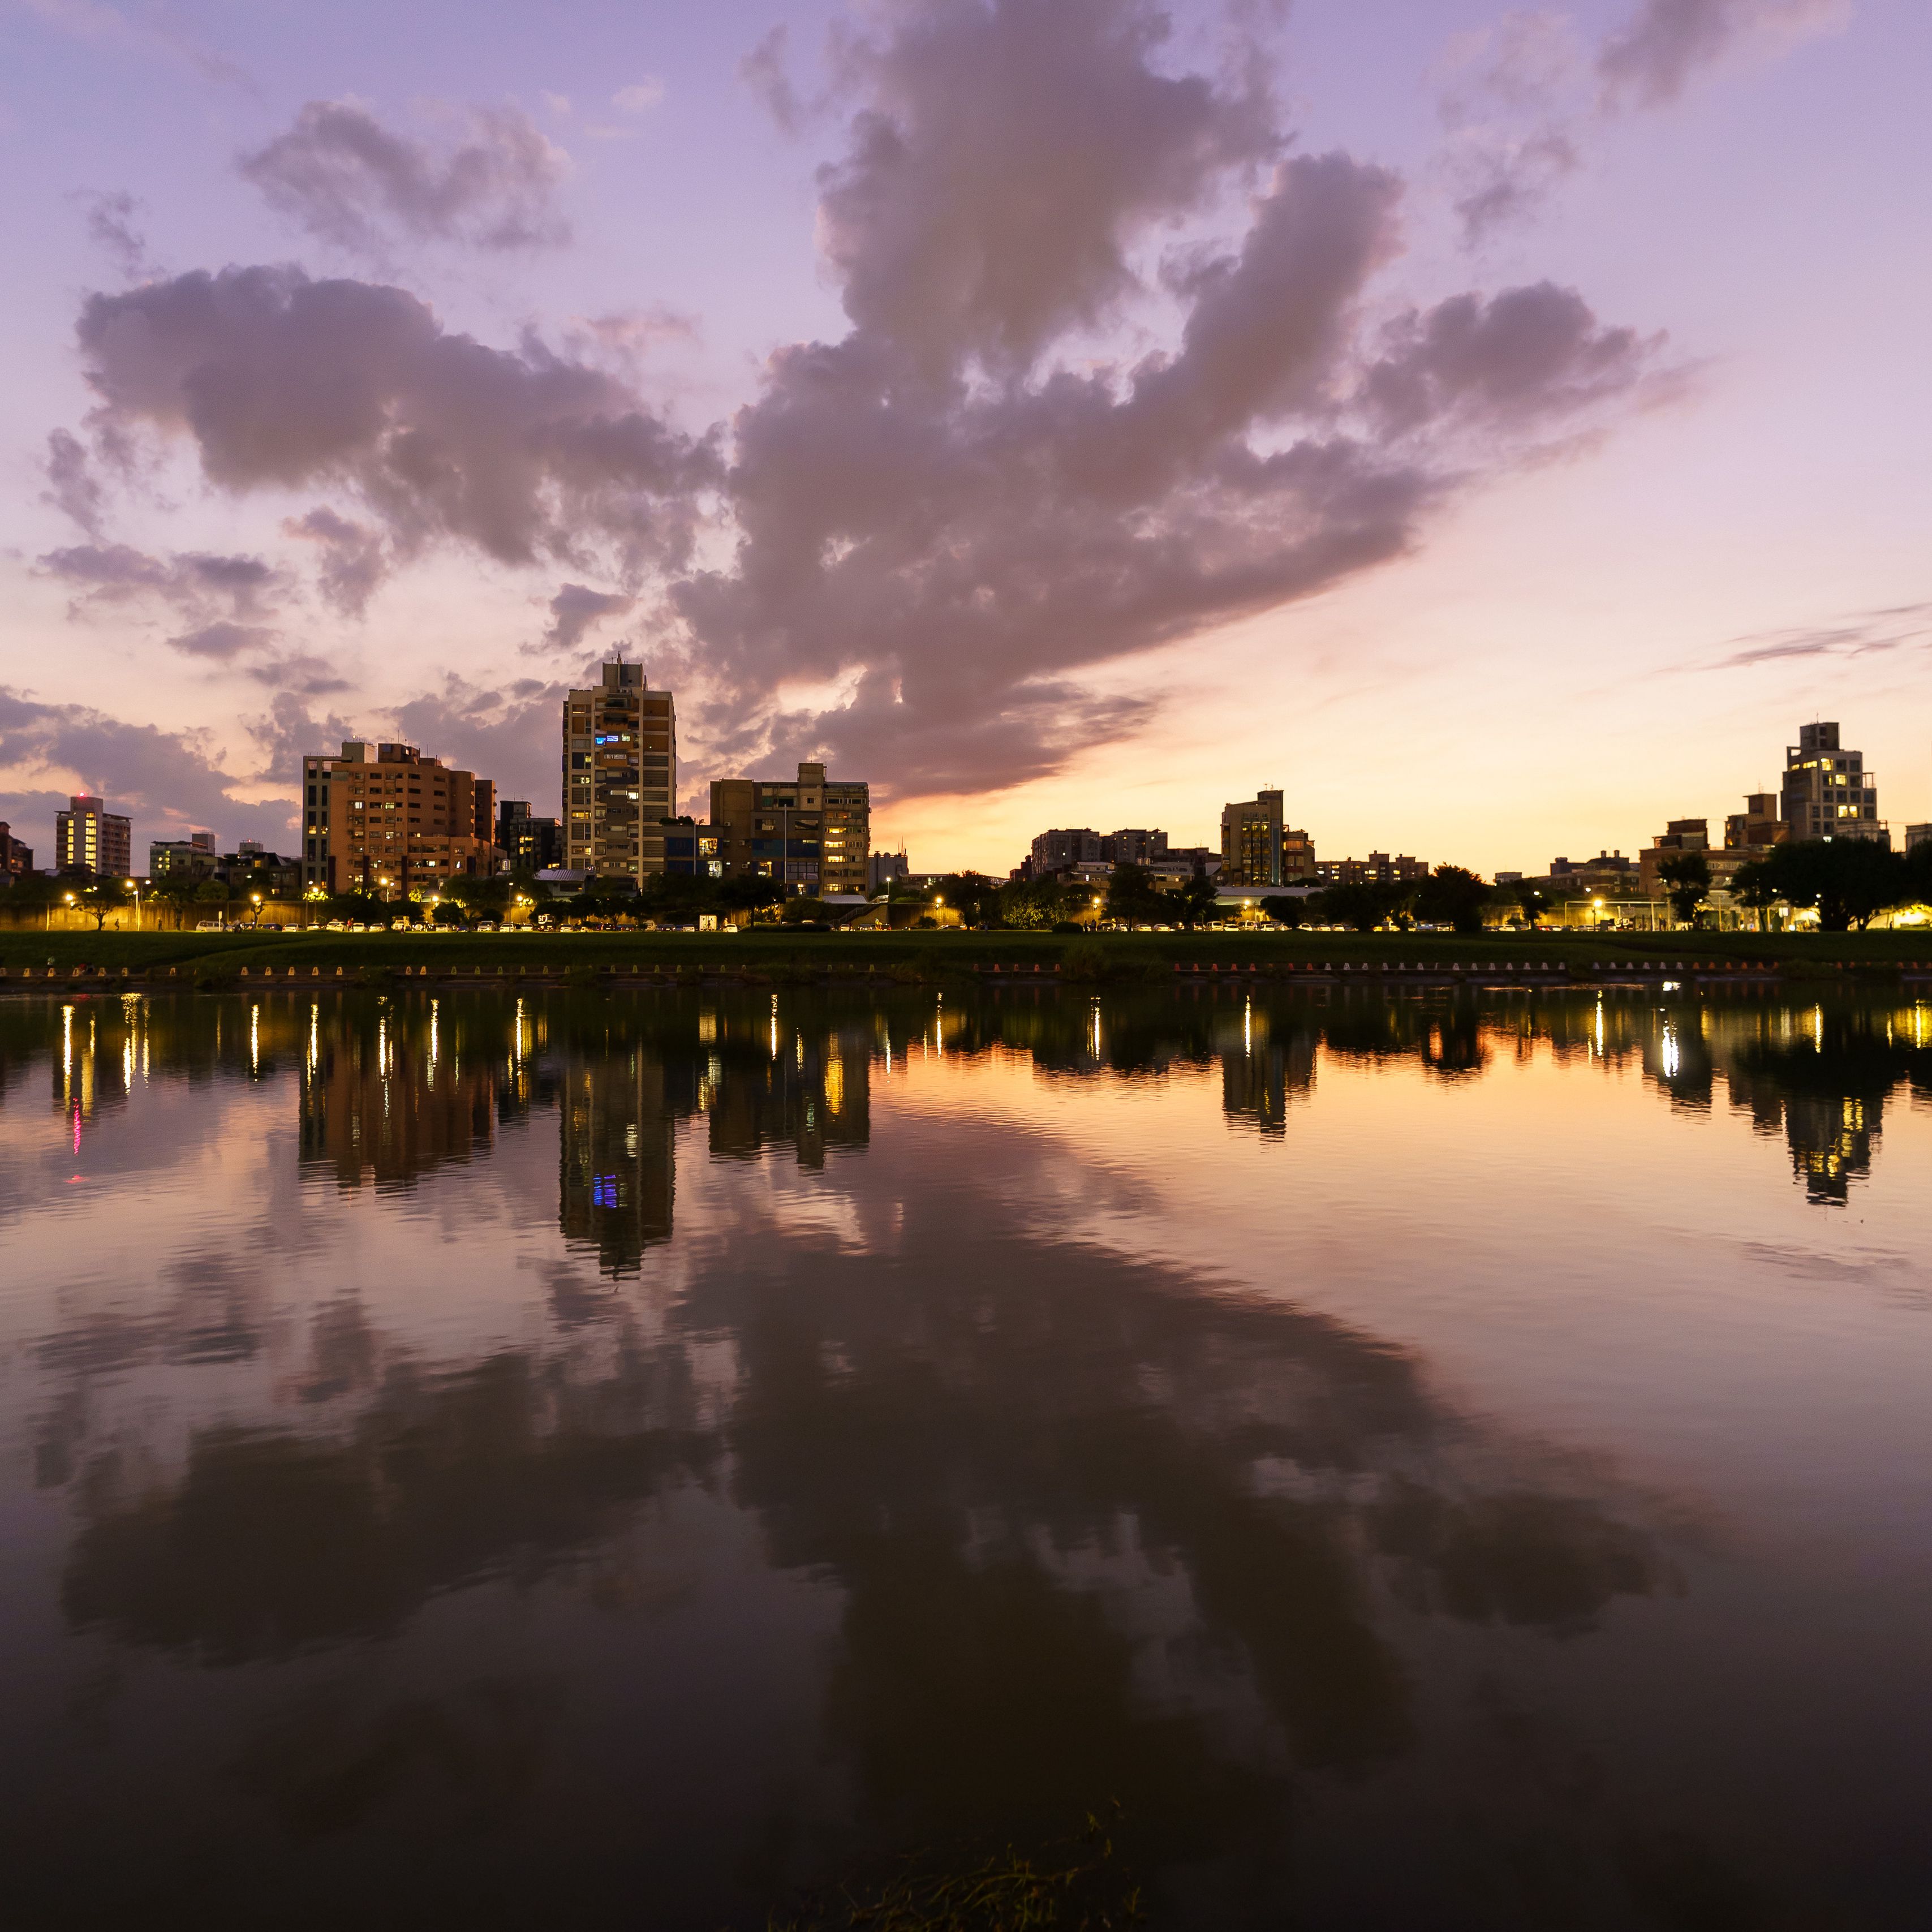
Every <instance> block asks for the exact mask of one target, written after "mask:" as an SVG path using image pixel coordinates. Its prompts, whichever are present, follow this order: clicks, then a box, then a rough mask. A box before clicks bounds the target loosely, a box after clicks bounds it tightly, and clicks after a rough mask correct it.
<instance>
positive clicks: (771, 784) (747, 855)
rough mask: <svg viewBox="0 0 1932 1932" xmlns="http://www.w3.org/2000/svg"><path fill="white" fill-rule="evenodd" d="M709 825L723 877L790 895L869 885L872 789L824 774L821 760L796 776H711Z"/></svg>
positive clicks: (852, 889) (851, 889)
mask: <svg viewBox="0 0 1932 1932" xmlns="http://www.w3.org/2000/svg"><path fill="white" fill-rule="evenodd" d="M711 823H712V826H714V827H715V829H716V832H717V834H718V856H719V858H721V859H722V860H723V862H724V871H725V874H726V876H727V877H756V878H763V879H769V880H772V883H774V884H775V885H777V886H779V887H781V889H782V890H783V891H784V893H785V895H786V896H787V898H796V897H798V896H799V895H814V896H815V895H819V894H821V893H824V892H864V891H865V890H866V889H867V888H868V885H869V883H870V880H871V853H872V844H871V838H872V833H871V790H870V787H868V785H867V784H865V783H863V782H862V781H859V780H856V779H841V778H826V775H825V767H824V766H823V765H821V764H811V763H807V764H801V765H800V766H799V768H798V776H797V777H796V778H714V779H713V780H712V784H711Z"/></svg>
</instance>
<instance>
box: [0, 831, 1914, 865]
mask: <svg viewBox="0 0 1932 1932" xmlns="http://www.w3.org/2000/svg"><path fill="white" fill-rule="evenodd" d="M6 829H7V828H6V827H5V826H4V825H0V832H4V831H5V830H6ZM1921 845H1932V825H1908V826H1906V828H1905V849H1906V850H1907V851H1908V852H1909V851H1912V850H1914V849H1915V848H1916V847H1918V846H1921ZM29 856H30V857H31V854H29Z"/></svg>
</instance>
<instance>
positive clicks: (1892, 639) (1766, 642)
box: [1704, 603, 1932, 670]
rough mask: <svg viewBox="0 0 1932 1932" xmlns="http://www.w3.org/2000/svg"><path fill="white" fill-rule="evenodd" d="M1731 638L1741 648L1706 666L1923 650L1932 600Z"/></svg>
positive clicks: (1930, 633)
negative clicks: (1818, 623)
mask: <svg viewBox="0 0 1932 1932" xmlns="http://www.w3.org/2000/svg"><path fill="white" fill-rule="evenodd" d="M1731 642H1732V643H1733V644H1734V645H1736V646H1739V648H1738V649H1735V650H1733V651H1732V652H1730V654H1729V655H1727V656H1724V657H1721V658H1718V659H1717V660H1716V661H1715V662H1713V663H1712V664H1707V665H1706V666H1705V667H1704V668H1705V669H1706V670H1745V669H1748V667H1751V666H1752V665H1754V664H1779V663H1782V662H1784V661H1786V660H1787V659H1789V658H1861V657H1870V656H1873V655H1876V654H1878V653H1879V652H1885V651H1897V650H1904V649H1914V648H1921V649H1922V648H1924V646H1927V645H1932V603H1928V604H1894V605H1893V606H1891V607H1890V608H1888V609H1885V610H1864V611H1859V612H1857V613H1854V614H1852V616H1848V617H1845V618H1842V619H1840V620H1838V622H1835V623H1830V624H1820V625H1800V626H1797V627H1795V628H1792V629H1790V630H1779V631H1754V632H1751V633H1749V634H1746V635H1745V636H1743V637H1733V639H1732V640H1731Z"/></svg>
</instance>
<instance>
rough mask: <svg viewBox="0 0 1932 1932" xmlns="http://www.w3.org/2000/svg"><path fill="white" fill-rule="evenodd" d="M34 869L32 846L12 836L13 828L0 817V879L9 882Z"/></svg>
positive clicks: (24, 875)
mask: <svg viewBox="0 0 1932 1932" xmlns="http://www.w3.org/2000/svg"><path fill="white" fill-rule="evenodd" d="M33 869H34V848H33V847H31V845H23V844H21V843H20V840H19V839H17V838H15V837H14V836H13V827H12V826H10V825H9V824H8V823H7V822H6V820H5V819H0V880H5V881H6V882H7V883H11V882H12V881H13V880H15V879H24V878H25V877H26V876H27V874H28V873H29V872H31V871H32V870H33Z"/></svg>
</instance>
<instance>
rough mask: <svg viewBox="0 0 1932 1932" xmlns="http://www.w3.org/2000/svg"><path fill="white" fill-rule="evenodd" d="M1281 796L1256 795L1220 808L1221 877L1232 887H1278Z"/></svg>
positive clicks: (1270, 792) (1269, 793) (1279, 879)
mask: <svg viewBox="0 0 1932 1932" xmlns="http://www.w3.org/2000/svg"><path fill="white" fill-rule="evenodd" d="M1281 834H1282V812H1281V793H1280V792H1279V791H1273V790H1270V791H1260V792H1257V793H1256V794H1255V796H1253V798H1248V799H1241V800H1239V801H1238V802H1236V803H1235V804H1232V805H1223V807H1222V808H1221V877H1222V879H1223V882H1224V883H1226V884H1228V885H1231V886H1278V885H1280V883H1281Z"/></svg>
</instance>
